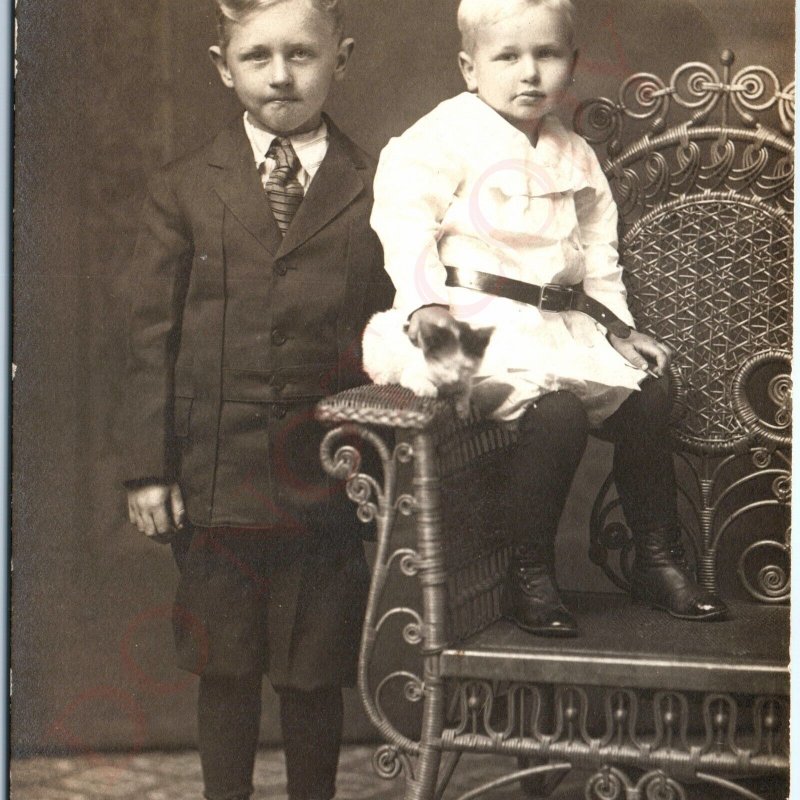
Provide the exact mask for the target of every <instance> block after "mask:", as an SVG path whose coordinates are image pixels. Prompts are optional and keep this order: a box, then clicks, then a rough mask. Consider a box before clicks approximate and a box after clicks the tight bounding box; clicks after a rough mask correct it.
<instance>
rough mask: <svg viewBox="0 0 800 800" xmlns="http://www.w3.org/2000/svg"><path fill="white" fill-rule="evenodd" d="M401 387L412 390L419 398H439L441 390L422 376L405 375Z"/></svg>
mask: <svg viewBox="0 0 800 800" xmlns="http://www.w3.org/2000/svg"><path fill="white" fill-rule="evenodd" d="M400 385H401V386H405V388H406V389H411V391H412V392H414V394H415V395H417V397H438V396H439V390H438V389H437V388H436V386H434V384H433V383H431V382H430V381H429V380H428V379H427V378H425V377H423V376H421V375H410V374H408V373H407V372H406V373H404V374H403V376H402V378H401V380H400Z"/></svg>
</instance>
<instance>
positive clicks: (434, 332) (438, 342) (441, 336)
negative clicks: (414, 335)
mask: <svg viewBox="0 0 800 800" xmlns="http://www.w3.org/2000/svg"><path fill="white" fill-rule="evenodd" d="M418 338H419V346H420V347H421V348H422V352H423V353H425V355H437V354H439V353H441V352H443V351H444V350H445V349H446V348H448V347H451V346H452V345H453V344H454V343H455V340H456V337H455V333H454V332H453V331H452V330H450V328H449V327H446V326H444V325H435V324H434V323H432V322H425V321H421V322H420V325H419V337H418Z"/></svg>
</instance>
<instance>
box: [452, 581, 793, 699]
mask: <svg viewBox="0 0 800 800" xmlns="http://www.w3.org/2000/svg"><path fill="white" fill-rule="evenodd" d="M564 599H565V602H566V604H567V606H568V608H569V609H570V611H572V612H573V614H574V615H575V617H576V618H577V620H578V624H579V625H580V631H581V634H580V636H578V637H576V638H574V639H550V638H544V637H540V636H533V635H531V634H528V633H526V632H525V631H522V630H520V629H519V628H517V627H516V626H515V625H513V624H512V623H510V622H508V621H505V620H501V621H500V622H497V623H495V624H494V625H492V626H491V627H489V628H487V629H486V630H484V631H482V632H481V633H479V634H477V635H475V636H473V637H471V638H469V639H467V640H466V641H465V642H464V643H463V645H461V646H460V647H458V648H454V649H448V650H446V651H445V652H444V653H443V655H442V661H441V668H442V674H443V675H444V676H451V677H470V678H483V679H495V678H497V679H499V678H502V679H503V680H507V681H508V680H510V681H529V682H535V683H560V684H585V685H590V686H599V685H603V686H621V687H629V688H649V687H653V688H660V689H675V690H682V691H702V692H710V691H716V690H717V689H719V690H720V691H726V692H743V693H754V694H767V695H768V694H788V691H789V667H788V662H789V608H788V606H757V605H754V604H736V605H733V606H732V607H731V613H730V615H729V618H728V619H726V620H720V621H715V622H687V621H683V620H677V619H674V618H672V617H670V616H669V615H668V614H665V613H663V612H660V611H655V610H652V609H650V608H648V607H646V606H643V605H636V604H633V603H632V602H631V601H630V599H629V598H628V597H626V596H625V595H621V594H590V593H576V594H566V595H565V596H564ZM643 667H644V669H643Z"/></svg>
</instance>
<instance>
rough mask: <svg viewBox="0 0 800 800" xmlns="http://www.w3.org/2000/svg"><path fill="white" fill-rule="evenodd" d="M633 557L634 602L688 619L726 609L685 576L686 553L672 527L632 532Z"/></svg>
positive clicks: (712, 615)
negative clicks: (634, 551)
mask: <svg viewBox="0 0 800 800" xmlns="http://www.w3.org/2000/svg"><path fill="white" fill-rule="evenodd" d="M634 546H635V549H636V556H635V558H634V561H633V570H632V572H631V595H632V596H633V599H634V600H638V601H639V602H642V603H647V604H648V605H650V606H652V607H653V608H657V609H660V610H661V611H666V612H667V613H668V614H671V615H672V616H673V617H678V619H688V620H711V619H719V618H720V617H722V616H724V615H725V614H726V613H727V611H728V609H727V607H726V606H725V603H723V602H722V600H720V599H719V597H717V596H716V595H715V594H713V593H712V592H709V591H707V590H705V589H703V588H702V587H700V586H698V584H697V583H696V581H695V580H694V578H692V576H691V575H690V574H689V567H688V564H687V563H686V551H685V550H684V548H683V545H682V544H681V541H680V534H679V532H678V530H677V529H676V528H673V527H665V528H654V529H652V530H645V531H635V532H634Z"/></svg>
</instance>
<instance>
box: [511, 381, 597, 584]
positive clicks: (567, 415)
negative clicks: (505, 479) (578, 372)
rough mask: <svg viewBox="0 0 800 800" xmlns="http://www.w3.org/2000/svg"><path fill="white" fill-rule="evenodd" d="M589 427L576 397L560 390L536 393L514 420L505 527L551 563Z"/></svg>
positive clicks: (520, 541) (518, 539) (519, 543)
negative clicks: (516, 426)
mask: <svg viewBox="0 0 800 800" xmlns="http://www.w3.org/2000/svg"><path fill="white" fill-rule="evenodd" d="M588 432H589V424H588V421H587V418H586V412H585V411H584V410H583V406H582V405H581V402H580V400H578V398H577V397H575V395H573V394H571V393H570V392H564V391H559V392H552V393H550V394H546V395H544V396H543V397H541V398H540V399H539V400H537V401H536V403H534V404H532V405H531V406H530V407H529V408H528V409H527V410H526V411H525V414H524V415H523V416H522V418H521V420H520V422H519V439H518V442H517V445H516V447H515V449H514V453H513V455H512V457H511V476H510V491H511V496H510V498H509V504H508V513H509V515H510V519H509V530H510V532H511V534H512V537H513V539H514V542H515V544H517V545H522V544H527V545H535V546H536V548H537V550H538V551H539V553H540V554H541V556H542V558H543V559H544V560H545V561H546V562H547V563H548V564H549V565H550V567H551V568H552V561H553V543H554V541H555V536H556V531H557V529H558V521H559V519H560V518H561V512H562V511H563V509H564V504H565V503H566V500H567V494H568V493H569V488H570V485H571V484H572V478H573V476H574V474H575V470H576V469H577V468H578V464H579V463H580V460H581V457H582V456H583V451H584V450H585V448H586V440H587V437H588Z"/></svg>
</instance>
